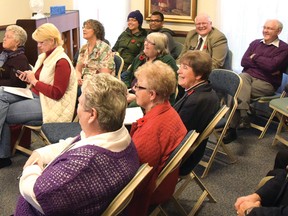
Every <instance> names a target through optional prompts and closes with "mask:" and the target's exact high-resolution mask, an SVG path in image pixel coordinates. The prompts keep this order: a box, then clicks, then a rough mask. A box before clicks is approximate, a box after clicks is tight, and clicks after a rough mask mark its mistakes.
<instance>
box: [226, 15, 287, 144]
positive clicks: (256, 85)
mask: <svg viewBox="0 0 288 216" xmlns="http://www.w3.org/2000/svg"><path fill="white" fill-rule="evenodd" d="M282 28H283V25H282V23H281V22H280V21H278V20H267V21H266V22H265V24H264V26H263V31H262V33H263V39H257V40H254V41H253V42H252V43H251V44H250V45H249V47H248V49H247V50H246V52H245V54H244V56H243V58H242V61H241V65H242V67H243V72H242V73H241V74H240V76H241V78H242V80H243V85H242V88H241V90H240V93H239V96H238V99H239V104H238V108H237V110H236V112H235V114H234V117H233V119H232V121H231V124H230V128H229V129H228V131H227V134H226V136H225V137H224V139H223V142H224V143H230V142H232V141H234V140H235V139H237V133H236V128H238V127H239V128H249V127H250V122H249V117H248V114H247V111H248V110H249V104H250V101H251V98H257V97H262V96H270V95H274V93H275V91H276V90H277V89H278V88H279V86H280V85H281V81H282V73H283V72H285V70H286V68H287V65H288V45H287V44H286V43H285V42H284V41H282V40H280V39H279V38H278V35H279V34H280V33H281V31H282Z"/></svg>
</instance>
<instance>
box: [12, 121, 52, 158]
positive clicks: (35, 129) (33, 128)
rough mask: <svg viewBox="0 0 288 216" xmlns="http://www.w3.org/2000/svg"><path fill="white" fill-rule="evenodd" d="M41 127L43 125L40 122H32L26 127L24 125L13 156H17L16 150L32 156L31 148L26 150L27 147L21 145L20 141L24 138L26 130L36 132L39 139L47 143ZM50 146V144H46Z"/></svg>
mask: <svg viewBox="0 0 288 216" xmlns="http://www.w3.org/2000/svg"><path fill="white" fill-rule="evenodd" d="M41 125H42V122H40V121H31V122H28V123H27V124H25V125H22V128H21V131H20V134H19V136H18V138H17V140H16V142H15V145H14V148H13V150H12V155H14V154H15V152H16V150H19V151H21V152H23V153H25V154H27V155H31V154H32V150H31V149H29V148H26V147H23V146H21V145H20V141H21V139H22V137H23V134H24V132H25V130H26V129H27V128H28V129H30V130H31V132H34V133H35V134H36V136H37V137H39V138H41V139H42V140H43V141H44V142H45V138H44V136H43V134H42V132H41ZM45 143H46V142H45ZM46 144H48V143H46Z"/></svg>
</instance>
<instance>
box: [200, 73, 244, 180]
mask: <svg viewBox="0 0 288 216" xmlns="http://www.w3.org/2000/svg"><path fill="white" fill-rule="evenodd" d="M209 80H210V81H211V84H212V88H213V89H214V90H215V91H216V92H217V93H219V94H224V97H225V98H226V99H227V98H228V97H231V102H228V103H229V107H230V109H229V112H228V113H227V114H226V116H225V117H224V118H222V119H221V120H220V122H219V123H218V124H217V125H216V127H215V129H214V131H213V134H214V135H215V137H216V142H212V141H211V140H210V139H209V143H210V144H212V146H211V145H209V146H207V147H208V149H209V148H210V149H211V150H212V154H211V156H210V158H209V159H208V161H204V160H203V159H202V160H201V161H200V162H199V164H200V165H201V166H203V167H205V169H204V172H203V174H202V176H201V177H202V178H204V177H206V176H207V174H208V172H209V170H210V168H211V165H212V163H213V161H214V159H215V156H216V154H217V153H220V154H224V155H226V156H228V158H229V159H230V161H231V163H235V162H236V159H235V157H234V156H233V154H232V152H231V151H230V150H229V149H228V148H227V147H226V146H225V144H224V143H223V141H222V140H223V138H224V136H225V134H226V131H227V129H228V128H229V125H230V122H231V120H232V118H233V115H234V113H235V111H236V108H237V106H238V101H237V97H238V94H239V91H240V89H241V87H242V79H241V77H240V76H239V75H238V74H237V73H235V72H233V71H231V70H225V69H215V70H213V71H212V73H211V74H210V76H209ZM220 147H221V148H222V151H221V150H220ZM208 157H209V156H208Z"/></svg>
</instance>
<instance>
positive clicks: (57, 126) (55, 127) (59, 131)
mask: <svg viewBox="0 0 288 216" xmlns="http://www.w3.org/2000/svg"><path fill="white" fill-rule="evenodd" d="M41 130H42V132H43V133H44V134H45V136H46V137H47V139H48V140H49V142H50V143H57V142H58V141H59V140H60V139H66V138H68V137H74V136H77V135H78V134H79V133H80V132H81V127H80V124H79V122H68V123H67V122H66V123H46V124H43V125H42V128H41Z"/></svg>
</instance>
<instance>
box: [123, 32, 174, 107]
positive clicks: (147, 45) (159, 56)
mask: <svg viewBox="0 0 288 216" xmlns="http://www.w3.org/2000/svg"><path fill="white" fill-rule="evenodd" d="M167 44H168V39H167V36H166V35H165V34H163V33H160V32H153V33H151V34H149V35H147V38H146V39H145V42H144V50H143V53H140V54H139V55H138V56H136V58H135V59H134V60H133V62H132V65H131V67H130V68H129V69H128V70H127V72H126V73H125V75H124V76H123V77H122V81H124V82H125V84H126V85H127V86H128V87H130V88H131V87H133V86H134V84H135V83H136V82H137V79H136V78H135V76H134V73H135V71H136V70H137V69H138V67H140V66H141V65H143V64H145V63H146V62H154V61H156V60H160V61H162V62H164V63H165V64H167V65H169V66H170V67H171V68H172V69H173V71H174V75H175V77H176V74H177V70H178V67H177V65H176V61H175V59H174V58H173V57H172V56H171V55H170V54H169V51H168V47H167ZM173 93H175V91H174V92H173ZM173 98H174V96H173ZM134 100H135V95H134V94H129V95H128V103H131V102H132V101H134ZM171 102H174V101H173V100H172V99H171ZM133 104H134V103H132V105H129V106H133Z"/></svg>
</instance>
